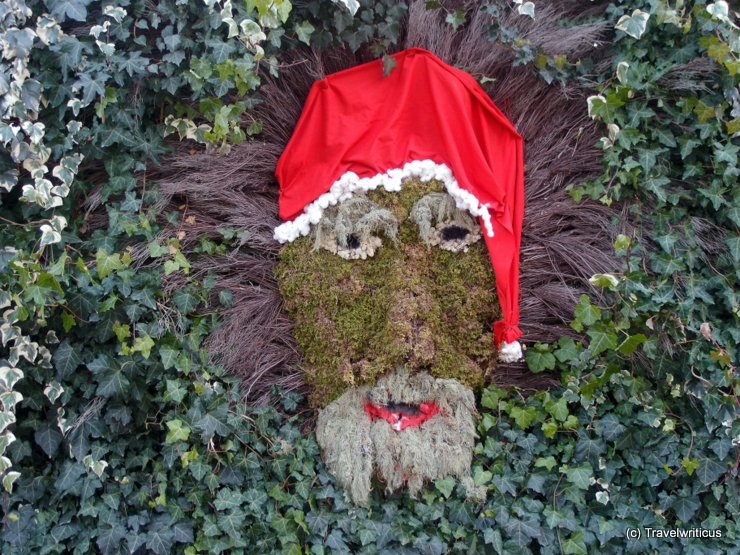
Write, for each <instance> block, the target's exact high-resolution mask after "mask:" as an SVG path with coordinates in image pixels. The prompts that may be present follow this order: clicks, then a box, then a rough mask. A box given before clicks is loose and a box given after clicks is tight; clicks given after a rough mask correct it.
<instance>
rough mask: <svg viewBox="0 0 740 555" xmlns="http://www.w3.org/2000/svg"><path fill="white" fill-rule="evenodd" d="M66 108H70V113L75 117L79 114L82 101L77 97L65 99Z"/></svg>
mask: <svg viewBox="0 0 740 555" xmlns="http://www.w3.org/2000/svg"><path fill="white" fill-rule="evenodd" d="M67 108H72V113H73V114H74V116H75V117H77V116H78V115H79V114H80V108H82V101H80V99H79V98H71V99H70V100H68V101H67Z"/></svg>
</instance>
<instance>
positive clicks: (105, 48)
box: [95, 40, 116, 57]
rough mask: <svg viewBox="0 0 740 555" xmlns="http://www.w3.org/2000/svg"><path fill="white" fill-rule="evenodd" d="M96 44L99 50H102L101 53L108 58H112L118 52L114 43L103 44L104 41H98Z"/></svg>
mask: <svg viewBox="0 0 740 555" xmlns="http://www.w3.org/2000/svg"><path fill="white" fill-rule="evenodd" d="M95 44H97V45H98V48H100V51H101V52H102V53H103V54H104V55H105V56H106V57H111V56H113V54H115V52H116V46H115V45H114V44H113V43H112V42H103V41H102V40H96V41H95Z"/></svg>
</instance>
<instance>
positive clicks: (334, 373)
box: [276, 181, 500, 407]
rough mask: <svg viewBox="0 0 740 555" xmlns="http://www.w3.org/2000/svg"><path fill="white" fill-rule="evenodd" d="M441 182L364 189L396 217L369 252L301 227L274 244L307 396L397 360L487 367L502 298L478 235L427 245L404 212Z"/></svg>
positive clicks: (316, 397)
mask: <svg viewBox="0 0 740 555" xmlns="http://www.w3.org/2000/svg"><path fill="white" fill-rule="evenodd" d="M443 190H444V187H443V186H442V185H441V184H440V183H437V182H431V183H427V184H423V183H420V182H419V181H410V182H407V183H406V184H404V187H403V188H402V190H401V191H400V192H399V193H388V192H386V191H382V190H377V191H373V192H371V193H370V194H369V195H368V196H369V197H370V199H371V200H372V201H374V202H376V203H377V204H379V205H380V206H382V207H385V208H388V209H389V210H391V211H392V212H393V213H394V214H395V216H396V217H397V218H398V220H399V223H400V226H399V230H398V242H397V243H395V244H394V243H393V242H391V241H389V240H384V243H383V246H382V247H381V248H380V249H378V251H377V252H376V254H375V256H374V257H373V258H370V259H367V260H345V259H343V258H341V257H339V256H337V255H335V254H332V253H330V252H328V251H325V250H318V251H314V250H313V248H312V247H313V242H312V240H311V238H308V237H304V238H300V239H298V240H296V241H294V242H293V243H290V244H288V245H286V246H285V247H284V248H283V249H282V251H281V255H280V262H279V264H278V265H277V267H276V275H277V279H278V283H279V285H280V291H281V293H282V295H283V298H284V299H285V307H286V310H287V312H288V314H289V315H290V316H291V317H292V318H293V320H294V322H295V330H294V334H295V338H296V341H297V342H298V345H299V346H300V348H301V349H302V351H303V355H304V367H305V371H306V380H307V382H308V384H309V385H310V387H311V396H310V397H311V401H312V403H313V404H314V405H315V406H319V407H323V406H326V405H327V404H328V403H329V402H331V401H332V400H334V399H335V398H337V397H338V396H339V395H340V394H341V393H342V392H343V391H344V390H346V389H347V388H348V387H351V386H358V385H372V384H374V383H375V382H376V381H377V380H378V378H380V377H381V376H383V375H386V374H388V373H389V372H390V371H392V370H395V369H396V368H397V367H400V366H404V367H406V368H410V369H412V370H415V371H420V370H426V371H428V372H429V373H431V374H432V375H433V376H436V377H442V378H455V379H457V380H459V381H460V382H462V383H464V384H466V385H468V386H470V387H473V388H479V387H481V386H482V385H483V383H484V380H485V377H486V376H487V375H488V374H489V373H490V372H491V371H492V370H493V367H494V365H495V350H494V348H493V344H492V341H493V339H492V335H491V325H492V323H493V321H494V320H496V319H498V318H499V317H500V308H499V304H498V299H497V296H496V286H495V282H494V279H493V272H492V269H491V263H490V259H489V257H488V251H487V249H486V246H485V243H484V241H482V240H481V241H479V242H478V243H475V244H474V245H472V246H471V247H470V250H469V251H468V252H467V253H452V252H448V251H444V250H441V249H439V248H427V247H425V246H424V245H423V243H422V242H421V239H420V237H419V233H418V229H417V227H416V225H415V224H414V223H413V222H412V221H411V220H410V218H409V217H408V216H409V213H410V211H411V207H412V206H413V204H414V202H416V201H417V200H418V199H419V198H421V197H422V196H423V195H425V194H426V193H428V192H430V191H443Z"/></svg>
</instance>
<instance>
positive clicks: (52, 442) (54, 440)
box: [33, 422, 62, 459]
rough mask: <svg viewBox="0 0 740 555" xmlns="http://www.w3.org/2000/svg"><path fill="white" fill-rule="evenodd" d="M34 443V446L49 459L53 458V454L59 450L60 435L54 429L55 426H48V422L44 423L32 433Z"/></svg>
mask: <svg viewBox="0 0 740 555" xmlns="http://www.w3.org/2000/svg"><path fill="white" fill-rule="evenodd" d="M33 439H34V441H36V444H37V445H38V446H39V447H41V449H43V450H44V453H46V456H47V457H49V458H50V459H51V458H53V457H54V454H55V453H56V452H57V450H58V449H59V445H60V444H61V443H62V434H60V433H59V431H58V430H57V429H56V426H52V425H50V424H49V423H48V422H44V423H43V424H42V425H41V426H40V427H39V428H38V429H37V430H36V432H35V433H34V435H33Z"/></svg>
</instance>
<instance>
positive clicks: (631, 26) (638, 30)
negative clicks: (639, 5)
mask: <svg viewBox="0 0 740 555" xmlns="http://www.w3.org/2000/svg"><path fill="white" fill-rule="evenodd" d="M649 19H650V14H649V13H646V12H643V11H642V10H634V11H633V12H632V15H623V16H622V17H620V18H619V21H617V24H616V25H615V27H616V28H617V29H619V30H620V31H624V32H625V33H627V34H628V35H629V36H631V37H632V38H635V39H639V38H640V37H641V36H642V35H643V33H644V32H645V29H646V28H647V22H648V20H649Z"/></svg>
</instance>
